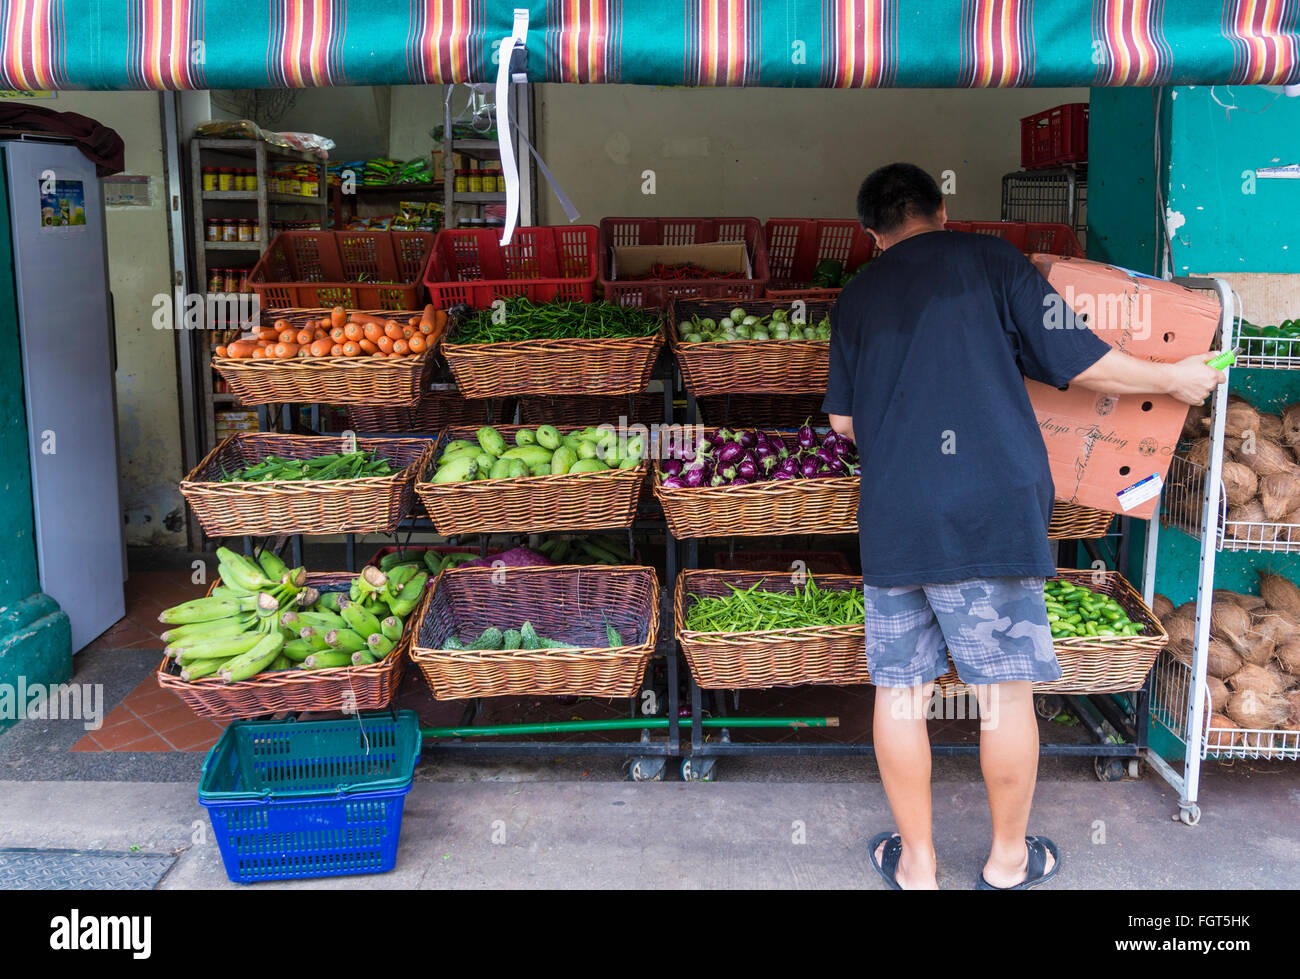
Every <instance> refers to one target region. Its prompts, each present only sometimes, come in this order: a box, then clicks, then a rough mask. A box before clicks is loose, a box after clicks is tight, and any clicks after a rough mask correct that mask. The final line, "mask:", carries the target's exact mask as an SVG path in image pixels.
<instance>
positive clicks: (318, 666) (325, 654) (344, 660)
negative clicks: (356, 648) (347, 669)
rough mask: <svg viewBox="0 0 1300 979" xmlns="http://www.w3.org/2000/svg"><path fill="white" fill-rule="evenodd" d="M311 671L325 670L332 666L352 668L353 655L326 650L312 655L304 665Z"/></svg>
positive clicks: (341, 650) (340, 650)
mask: <svg viewBox="0 0 1300 979" xmlns="http://www.w3.org/2000/svg"><path fill="white" fill-rule="evenodd" d="M302 665H303V666H305V667H306V668H307V669H309V670H323V669H328V668H329V667H332V666H351V665H352V654H351V653H349V652H347V651H346V650H343V649H326V650H321V651H319V652H315V653H312V654H311V655H310V656H308V657H307V658H306V659H305V660H303V663H302Z"/></svg>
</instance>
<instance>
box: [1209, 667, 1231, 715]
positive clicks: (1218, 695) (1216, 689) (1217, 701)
mask: <svg viewBox="0 0 1300 979" xmlns="http://www.w3.org/2000/svg"><path fill="white" fill-rule="evenodd" d="M1205 692H1206V693H1207V694H1209V697H1210V709H1211V710H1212V711H1214V713H1216V714H1222V713H1223V709H1224V708H1225V707H1227V706H1228V685H1227V684H1226V683H1224V682H1223V681H1222V680H1220V679H1219V678H1218V677H1217V676H1207V677H1206V678H1205Z"/></svg>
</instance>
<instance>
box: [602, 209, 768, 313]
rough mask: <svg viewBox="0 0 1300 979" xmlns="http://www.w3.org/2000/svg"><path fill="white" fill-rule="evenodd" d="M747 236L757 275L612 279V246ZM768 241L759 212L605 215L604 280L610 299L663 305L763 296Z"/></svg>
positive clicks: (624, 303)
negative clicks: (695, 215)
mask: <svg viewBox="0 0 1300 979" xmlns="http://www.w3.org/2000/svg"><path fill="white" fill-rule="evenodd" d="M715 241H743V242H744V243H745V248H746V250H747V251H748V252H749V263H750V269H751V271H752V272H753V273H754V277H753V278H752V279H684V280H681V281H678V280H675V279H674V280H670V279H634V280H617V279H611V278H610V275H611V268H610V263H611V262H612V260H613V258H612V256H613V253H612V252H611V251H610V249H612V248H614V246H616V245H618V246H622V245H703V244H707V243H710V242H715ZM767 280H768V268H767V245H766V243H765V242H764V240H763V226H762V225H761V224H759V222H758V219H757V218H602V219H601V222H600V284H601V286H602V288H603V289H604V290H605V299H606V300H608V301H609V302H612V303H619V304H620V305H622V306H641V307H644V308H658V307H663V306H667V305H668V304H669V303H670V302H672V300H674V299H761V298H762V296H763V290H764V289H765V288H766V287H767Z"/></svg>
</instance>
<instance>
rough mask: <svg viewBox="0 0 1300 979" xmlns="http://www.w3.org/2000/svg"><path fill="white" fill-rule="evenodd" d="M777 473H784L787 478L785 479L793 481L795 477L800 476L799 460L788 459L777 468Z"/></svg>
mask: <svg viewBox="0 0 1300 979" xmlns="http://www.w3.org/2000/svg"><path fill="white" fill-rule="evenodd" d="M776 471H777V472H778V473H784V474H785V476H784V477H783V478H786V479H793V478H794V477H795V476H797V475H798V474H799V462H798V460H796V459H793V458H791V459H786V460H785V461H784V462H782V463H781V464H780V465H778V466H777V467H776Z"/></svg>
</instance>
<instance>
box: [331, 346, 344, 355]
mask: <svg viewBox="0 0 1300 979" xmlns="http://www.w3.org/2000/svg"><path fill="white" fill-rule="evenodd" d="M330 356H331V357H342V356H343V344H341V343H336V344H334V346H332V347H330Z"/></svg>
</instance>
